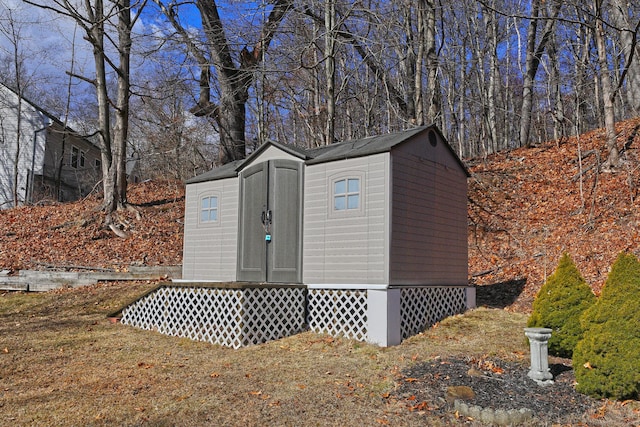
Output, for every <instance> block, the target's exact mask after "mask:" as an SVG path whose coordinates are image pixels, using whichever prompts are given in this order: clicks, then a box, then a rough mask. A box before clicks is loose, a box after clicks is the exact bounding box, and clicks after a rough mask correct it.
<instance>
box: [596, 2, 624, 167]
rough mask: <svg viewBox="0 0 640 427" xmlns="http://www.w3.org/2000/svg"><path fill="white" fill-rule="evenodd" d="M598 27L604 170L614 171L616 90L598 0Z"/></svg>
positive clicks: (616, 161) (616, 154)
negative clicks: (604, 148) (604, 140)
mask: <svg viewBox="0 0 640 427" xmlns="http://www.w3.org/2000/svg"><path fill="white" fill-rule="evenodd" d="M595 24H596V27H595V31H594V37H595V42H596V48H597V50H598V64H599V65H600V86H601V88H602V103H603V107H604V127H605V133H606V145H607V150H608V151H609V155H608V157H607V160H605V162H604V163H603V164H602V170H603V171H606V172H612V171H614V170H615V169H616V168H618V167H619V166H620V155H619V151H618V144H617V142H616V139H617V137H616V127H615V124H616V119H615V108H614V105H613V102H614V92H613V86H612V83H611V76H610V74H609V63H608V61H607V51H606V44H605V35H604V24H603V22H602V2H601V1H600V0H596V22H595Z"/></svg>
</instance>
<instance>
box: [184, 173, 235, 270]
mask: <svg viewBox="0 0 640 427" xmlns="http://www.w3.org/2000/svg"><path fill="white" fill-rule="evenodd" d="M207 195H214V196H218V206H219V212H218V215H219V217H218V219H219V222H218V223H216V224H212V225H207V224H201V223H200V221H199V218H200V198H201V197H203V196H207ZM184 224H185V225H184V250H183V263H182V278H183V279H187V280H211V281H234V280H236V260H237V242H238V179H237V178H229V179H222V180H218V181H209V182H202V183H196V184H189V185H187V189H186V198H185V223H184Z"/></svg>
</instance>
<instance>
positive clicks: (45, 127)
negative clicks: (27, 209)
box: [0, 84, 102, 209]
mask: <svg viewBox="0 0 640 427" xmlns="http://www.w3.org/2000/svg"><path fill="white" fill-rule="evenodd" d="M101 177H102V173H101V157H100V150H99V148H98V147H97V146H95V145H94V144H93V143H91V141H89V140H88V139H86V138H83V137H81V136H80V135H78V134H77V132H75V131H73V130H72V129H70V128H69V127H65V126H64V124H63V123H62V122H61V121H60V120H59V119H57V118H56V117H54V116H53V115H51V114H50V113H48V112H46V111H45V110H44V109H42V108H40V107H38V106H37V105H35V104H34V103H33V102H31V101H29V100H26V99H24V98H20V97H19V96H18V94H17V93H16V91H14V90H13V89H11V88H9V87H7V86H5V85H3V84H0V209H3V208H8V207H12V206H14V200H15V199H17V204H24V203H37V202H40V201H44V200H55V201H70V200H76V199H78V198H81V197H83V196H85V195H86V194H88V193H89V192H90V191H91V190H92V189H93V187H94V186H95V184H96V183H97V182H98V181H99V180H100V179H101Z"/></svg>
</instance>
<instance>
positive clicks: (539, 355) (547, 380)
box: [524, 328, 553, 385]
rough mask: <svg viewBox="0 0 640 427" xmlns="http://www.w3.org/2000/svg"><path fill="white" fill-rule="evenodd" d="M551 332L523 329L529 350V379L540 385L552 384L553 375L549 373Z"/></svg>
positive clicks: (542, 329)
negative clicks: (527, 339)
mask: <svg viewBox="0 0 640 427" xmlns="http://www.w3.org/2000/svg"><path fill="white" fill-rule="evenodd" d="M551 332H552V330H551V329H549V328H524V334H525V335H526V336H527V338H529V346H530V348H531V369H529V374H528V375H529V378H531V379H532V380H534V381H535V382H537V383H538V384H540V385H547V384H553V375H551V372H550V371H549V347H548V344H547V343H548V341H549V338H551Z"/></svg>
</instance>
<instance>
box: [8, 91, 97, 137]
mask: <svg viewBox="0 0 640 427" xmlns="http://www.w3.org/2000/svg"><path fill="white" fill-rule="evenodd" d="M0 87H3V88H5V89H6V90H8V91H9V92H11V93H13V94H14V95H16V96H19V97H20V95H19V94H18V92H17V91H16V90H15V89H13V88H12V87H10V86H7V85H5V84H4V83H1V82H0ZM21 98H22V100H23V101H24V102H26V103H27V104H29V105H30V106H31V107H33V108H34V109H35V110H37V111H38V112H40V113H41V114H42V115H44V116H46V117H47V118H48V119H49V120H51V122H52V123H56V124H57V125H59V126H60V127H62V128H63V129H65V130H66V131H67V132H68V133H71V134H73V135H76V136H77V137H78V138H82V139H84V140H85V141H87V143H88V144H90V145H93V146H94V147H96V148H98V149H99V147H98V145H96V144H95V143H94V142H93V141H91V139H90V138H87V137H84V136H81V135H80V134H79V133H78V132H76V131H75V130H73V129H72V128H71V127H69V126H65V124H64V123H63V122H62V120H60V119H59V118H58V117H56V116H54V115H53V114H51V113H50V112H48V111H47V110H45V109H44V108H42V107H40V106H39V105H37V104H36V103H35V102H33V101H31V100H29V99H27V98H25V97H24V96H21Z"/></svg>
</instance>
